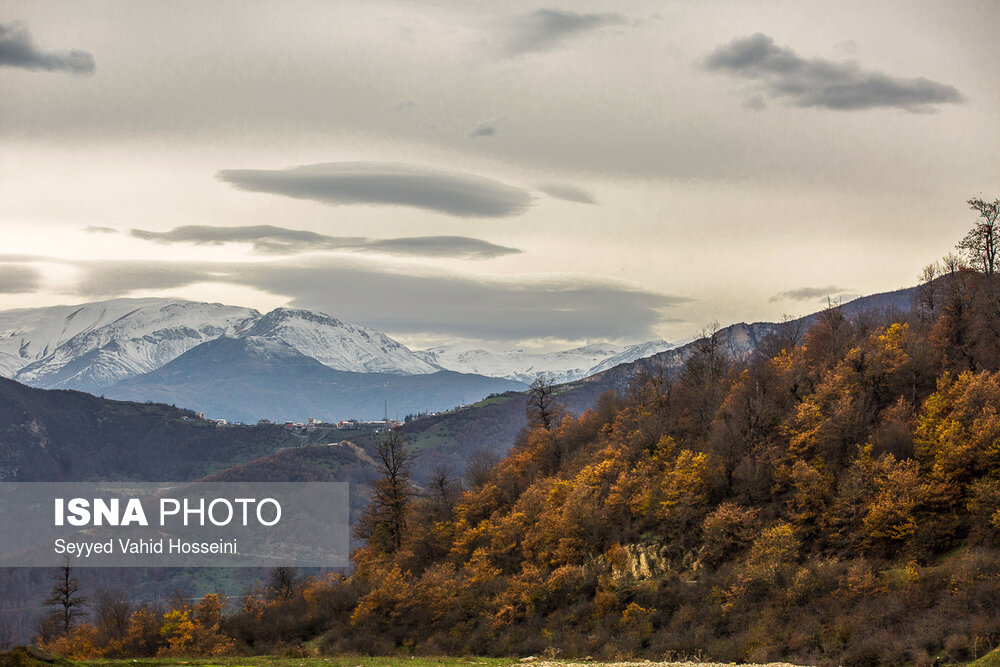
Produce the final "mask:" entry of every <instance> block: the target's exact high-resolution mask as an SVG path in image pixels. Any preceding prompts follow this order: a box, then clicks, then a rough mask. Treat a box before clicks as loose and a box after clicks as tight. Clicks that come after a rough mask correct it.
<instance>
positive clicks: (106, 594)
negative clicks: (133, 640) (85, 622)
mask: <svg viewBox="0 0 1000 667" xmlns="http://www.w3.org/2000/svg"><path fill="white" fill-rule="evenodd" d="M131 616H132V603H131V602H130V601H129V599H128V595H127V594H126V593H125V592H124V591H106V590H102V591H98V593H97V596H96V597H95V598H94V623H95V625H96V626H97V629H98V630H100V631H101V632H102V633H104V634H105V635H106V636H108V637H110V638H111V639H121V638H123V637H124V636H125V635H126V634H128V623H129V618H130V617H131Z"/></svg>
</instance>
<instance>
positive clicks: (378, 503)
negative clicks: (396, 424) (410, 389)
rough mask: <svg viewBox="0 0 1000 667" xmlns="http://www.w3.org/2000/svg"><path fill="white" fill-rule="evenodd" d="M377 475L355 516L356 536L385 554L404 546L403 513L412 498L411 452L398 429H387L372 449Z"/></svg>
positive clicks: (405, 512) (404, 515)
mask: <svg viewBox="0 0 1000 667" xmlns="http://www.w3.org/2000/svg"><path fill="white" fill-rule="evenodd" d="M375 463H376V465H377V467H378V470H379V474H380V476H379V478H378V479H377V480H375V481H374V482H373V484H372V498H371V502H370V503H369V504H368V507H367V508H366V509H365V511H364V513H363V514H362V515H361V517H360V518H359V519H358V524H357V527H356V528H355V535H357V536H358V537H360V538H361V539H366V540H368V543H369V544H371V545H372V546H374V547H376V548H378V549H380V550H381V551H383V552H385V553H394V552H395V551H398V550H399V548H400V547H401V546H402V545H403V536H404V534H405V532H406V514H407V510H408V509H409V506H410V501H411V499H412V497H413V484H412V482H411V481H410V464H411V463H412V455H411V454H410V452H408V451H407V450H406V445H405V442H404V440H403V435H402V433H400V432H399V429H392V430H390V431H389V432H388V433H387V435H386V437H385V438H383V439H382V440H381V441H380V442H379V443H378V446H377V448H376V450H375Z"/></svg>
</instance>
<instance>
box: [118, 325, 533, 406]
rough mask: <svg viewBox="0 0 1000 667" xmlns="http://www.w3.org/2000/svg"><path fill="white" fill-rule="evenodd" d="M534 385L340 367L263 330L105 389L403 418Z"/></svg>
mask: <svg viewBox="0 0 1000 667" xmlns="http://www.w3.org/2000/svg"><path fill="white" fill-rule="evenodd" d="M526 388H527V387H526V386H525V385H524V384H522V383H519V382H514V381H512V380H506V379H503V378H490V377H484V376H481V375H472V374H463V373H456V372H454V371H436V372H434V373H419V374H412V375H400V374H398V373H356V372H352V371H339V370H334V369H333V368H330V367H329V366H326V365H324V364H321V363H320V362H319V361H317V360H316V359H314V358H312V357H309V356H306V355H305V354H303V353H302V352H300V351H299V350H298V349H296V348H295V347H294V346H293V345H292V344H290V343H288V342H286V341H283V340H280V339H273V338H267V337H260V336H246V337H243V338H231V337H227V336H224V337H221V338H217V339H215V340H213V341H209V342H207V343H203V344H201V345H199V346H197V347H195V348H193V349H191V350H189V351H187V352H185V353H184V354H182V355H181V356H179V357H177V358H176V359H173V360H171V361H170V362H169V363H167V364H165V365H163V366H162V367H161V368H158V369H156V370H155V371H151V372H149V373H144V374H143V375H139V376H136V377H134V378H129V379H127V380H123V381H121V382H118V383H116V384H115V385H112V386H111V387H108V388H106V389H105V395H106V396H108V397H111V398H116V399H122V400H130V401H144V400H152V401H156V402H159V403H168V404H176V405H183V406H185V407H191V406H196V407H197V409H198V410H201V411H204V412H205V413H206V415H209V416H212V417H222V418H225V419H228V420H230V421H242V422H251V423H252V422H255V421H257V420H258V419H260V418H267V419H270V420H272V421H285V420H292V421H296V422H301V421H305V420H306V419H307V418H308V417H316V418H319V419H322V420H323V421H339V420H343V419H352V418H353V419H367V420H372V419H381V418H382V417H383V416H384V412H385V411H386V410H388V411H389V416H390V417H396V416H398V417H399V418H400V419H402V418H403V417H405V416H406V415H407V414H418V413H422V412H436V411H440V410H444V409H448V408H453V407H455V406H458V405H464V404H467V403H473V402H475V401H478V400H480V399H482V398H483V397H485V396H487V395H489V394H492V393H500V392H504V391H510V390H515V391H517V390H523V389H526Z"/></svg>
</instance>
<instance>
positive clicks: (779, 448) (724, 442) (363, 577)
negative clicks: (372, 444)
mask: <svg viewBox="0 0 1000 667" xmlns="http://www.w3.org/2000/svg"><path fill="white" fill-rule="evenodd" d="M915 298H916V299H917V301H916V304H915V306H916V307H915V308H914V309H913V310H912V312H911V314H910V315H908V316H906V317H905V318H895V319H896V320H897V321H890V320H888V319H884V318H879V317H876V316H869V315H863V314H855V315H854V316H853V317H848V316H846V315H845V314H844V313H843V312H842V311H841V310H839V309H837V308H831V309H828V310H827V311H825V312H824V313H822V315H821V316H820V317H819V318H818V319H817V322H816V324H815V325H814V326H813V327H812V328H811V329H810V330H808V332H806V333H805V334H804V336H803V337H802V338H801V340H799V341H792V340H788V339H785V340H780V339H771V340H769V341H767V343H766V344H764V345H761V346H760V347H759V348H758V351H757V352H756V353H755V354H754V355H752V356H751V357H750V358H749V359H745V360H742V361H740V362H739V363H737V362H735V361H734V360H733V359H731V358H729V357H727V355H726V354H724V351H723V350H722V349H721V348H720V347H719V346H718V345H717V341H715V340H713V339H712V338H708V339H705V340H703V341H701V343H700V344H699V346H698V349H697V351H696V353H695V354H694V355H693V356H692V357H691V358H690V359H689V361H688V363H687V365H686V366H685V368H684V369H683V371H681V372H680V373H679V374H677V376H676V377H674V378H669V377H665V376H647V377H645V378H643V379H642V380H641V381H639V382H636V383H635V384H634V386H633V389H632V390H631V391H630V392H629V394H628V395H627V396H626V397H625V398H623V399H618V398H616V397H615V396H613V395H612V394H607V395H605V396H604V397H602V398H601V400H600V401H599V402H598V405H597V406H596V407H595V408H594V409H592V410H590V411H588V412H587V413H586V414H584V415H582V416H580V417H572V416H567V417H565V418H563V419H562V420H561V421H559V420H558V419H553V420H552V422H551V423H552V424H553V425H552V426H551V427H550V428H549V429H546V428H544V426H543V425H542V422H543V420H542V419H540V415H539V414H538V413H537V411H536V414H535V419H534V420H533V422H534V425H533V426H532V427H531V428H530V429H529V430H528V431H527V432H526V433H525V434H524V436H523V437H522V438H521V439H520V441H519V443H518V445H517V446H516V447H515V449H514V450H513V451H512V452H511V454H510V455H509V456H508V457H507V458H505V459H504V460H502V461H501V462H500V463H499V464H498V465H496V466H495V468H494V469H493V470H492V471H490V472H489V474H488V475H485V476H483V478H481V479H479V480H476V481H477V483H476V484H475V486H473V487H472V488H470V489H468V490H466V491H465V492H464V493H462V494H459V493H457V490H456V489H455V487H454V486H451V485H449V483H448V482H447V480H442V483H441V484H440V485H438V486H437V487H433V488H431V489H430V491H428V492H426V493H425V494H424V495H422V496H421V497H419V498H416V499H413V500H412V501H411V502H409V503H408V505H407V511H406V514H405V516H404V517H403V518H401V519H397V518H394V517H396V515H394V514H393V513H392V512H390V511H388V509H387V507H386V506H380V505H379V503H377V502H376V503H374V504H373V506H372V507H370V509H369V511H370V513H371V516H370V519H371V522H370V523H369V524H368V533H367V535H366V536H367V537H368V538H369V544H368V546H367V547H366V548H364V549H361V550H359V551H358V552H356V554H355V562H356V565H357V570H356V573H355V574H354V575H353V576H352V577H350V578H349V579H346V580H339V579H338V580H336V581H324V582H312V583H311V584H310V585H309V586H307V587H305V588H303V589H302V592H301V593H300V594H299V595H298V596H296V597H295V598H294V599H290V600H288V601H286V602H283V603H280V604H279V603H274V604H272V605H270V606H268V607H267V608H266V609H265V610H264V611H262V612H261V613H262V614H263V616H262V618H265V619H268V620H267V621H266V622H262V623H259V624H256V623H248V621H249V620H250V619H249V618H247V617H246V616H245V615H243V616H237V617H234V618H233V619H232V620H231V623H233V624H234V627H236V626H239V628H240V633H241V634H240V635H239V636H240V638H241V640H242V641H246V642H249V643H253V644H254V645H255V646H256V645H257V643H262V644H267V643H268V642H273V641H275V639H277V635H276V634H275V632H277V631H276V630H275V628H276V627H279V626H280V627H283V628H284V630H283V632H285V633H286V634H285V636H288V635H287V633H289V632H291V633H300V636H301V637H302V638H303V639H305V638H307V637H308V636H311V635H312V634H316V633H320V634H324V636H325V638H326V639H325V641H326V642H327V645H328V646H329V647H331V648H334V647H336V648H340V649H352V650H364V651H373V652H385V651H392V650H398V649H400V648H404V647H409V648H411V649H413V650H418V651H424V652H448V653H464V652H473V653H494V654H510V653H515V654H518V653H520V654H529V653H539V652H542V651H545V650H547V649H548V650H549V651H552V652H555V651H558V652H560V653H561V654H562V655H574V656H586V655H593V656H597V655H602V656H613V655H635V656H662V655H663V654H664V653H668V652H677V653H688V654H694V653H696V652H699V651H700V652H703V653H704V654H707V655H708V656H710V657H712V658H716V659H724V660H764V659H774V658H779V657H782V658H786V659H790V660H795V661H800V662H822V663H829V664H848V663H849V664H892V663H900V662H904V661H917V662H921V661H930V660H932V659H933V658H934V657H937V656H939V655H943V656H945V658H946V659H948V660H961V659H965V658H969V657H971V656H973V655H975V654H977V653H978V654H982V653H983V652H984V651H985V650H986V648H987V647H988V646H991V645H993V644H995V643H996V642H997V640H998V639H1000V634H998V633H1000V579H998V574H1000V558H998V557H1000V550H998V546H1000V543H998V536H1000V467H998V464H1000V446H998V445H997V443H998V442H1000V372H998V370H1000V337H998V336H997V333H996V332H997V331H1000V285H998V283H997V281H996V279H995V278H993V277H986V276H984V275H982V274H978V273H975V272H972V271H968V270H956V271H955V272H953V273H951V274H949V275H947V276H946V277H945V278H943V279H938V280H936V281H933V282H930V283H927V284H925V285H924V286H922V287H921V289H920V290H919V291H918V293H917V294H916V295H915ZM556 407H557V406H549V408H548V409H550V410H554V409H555V408H556ZM552 416H553V415H549V417H552ZM383 490H385V489H383ZM383 497H385V496H384V494H383ZM394 521H395V522H396V523H398V525H396V526H395V527H394ZM395 528H399V529H400V531H401V533H402V536H403V537H402V540H401V544H400V546H398V547H397V546H395V544H394V542H393V540H391V539H386V537H387V536H388V535H391V534H392V533H393V530H394V529H395ZM293 610H294V611H293ZM295 619H298V620H295ZM282 623H283V624H285V625H282Z"/></svg>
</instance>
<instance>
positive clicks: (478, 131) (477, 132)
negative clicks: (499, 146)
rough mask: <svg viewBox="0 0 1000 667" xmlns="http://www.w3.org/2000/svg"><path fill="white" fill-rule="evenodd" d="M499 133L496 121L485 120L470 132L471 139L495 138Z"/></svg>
mask: <svg viewBox="0 0 1000 667" xmlns="http://www.w3.org/2000/svg"><path fill="white" fill-rule="evenodd" d="M498 131H499V128H498V127H497V124H496V121H492V120H484V121H482V122H481V123H476V126H475V127H473V128H472V129H471V130H469V136H470V137H473V138H475V137H494V136H496V133H497V132H498Z"/></svg>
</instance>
